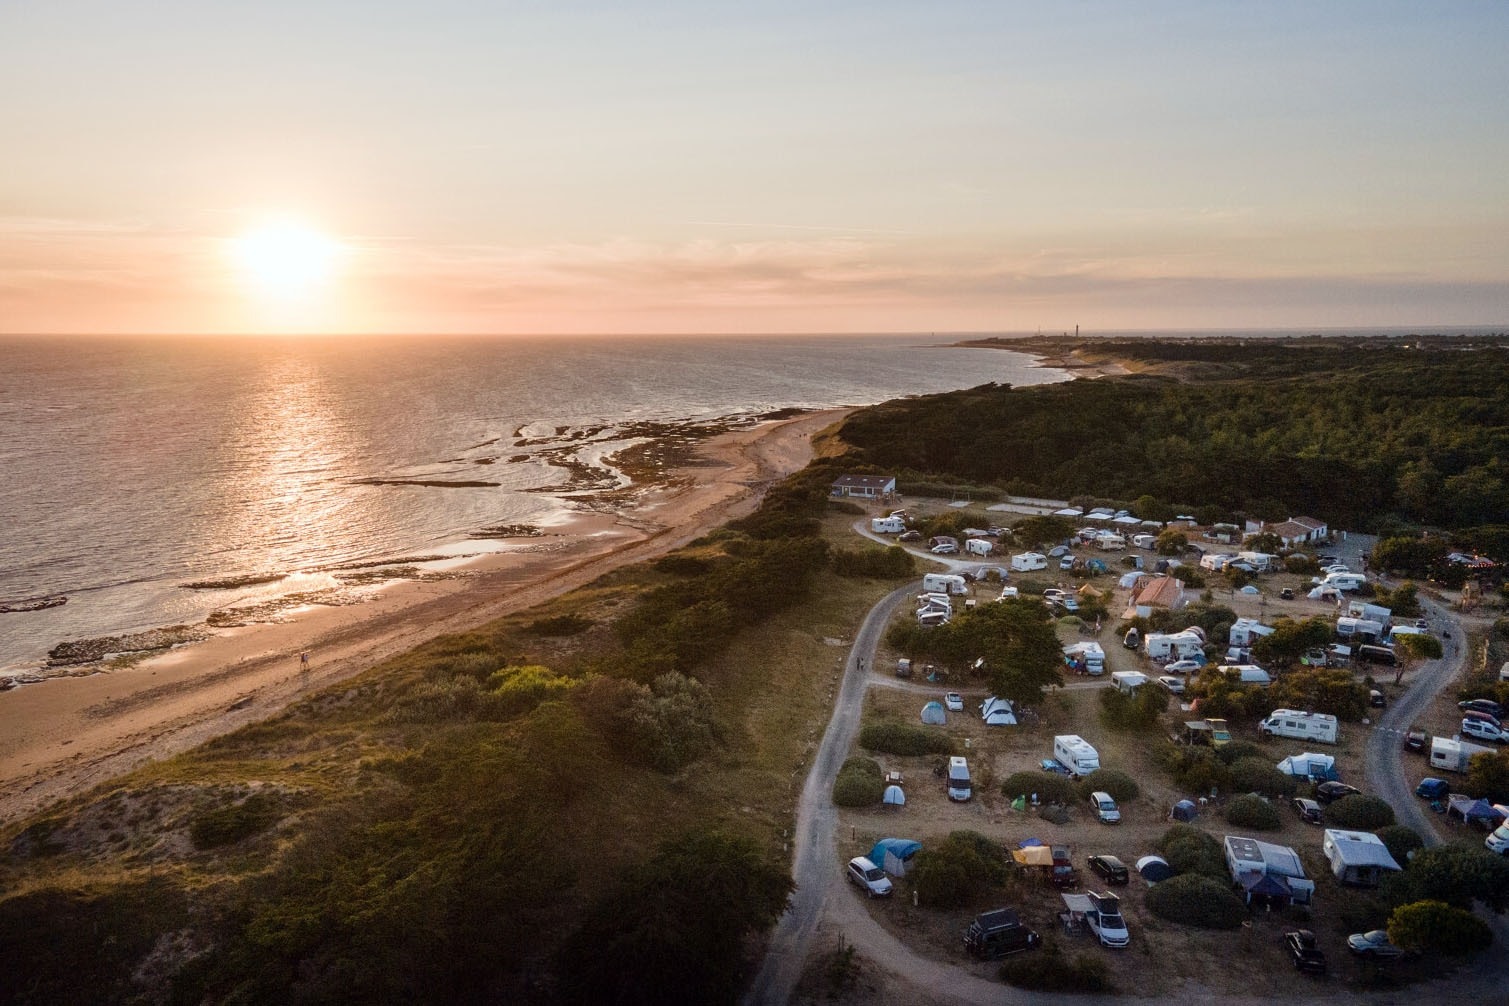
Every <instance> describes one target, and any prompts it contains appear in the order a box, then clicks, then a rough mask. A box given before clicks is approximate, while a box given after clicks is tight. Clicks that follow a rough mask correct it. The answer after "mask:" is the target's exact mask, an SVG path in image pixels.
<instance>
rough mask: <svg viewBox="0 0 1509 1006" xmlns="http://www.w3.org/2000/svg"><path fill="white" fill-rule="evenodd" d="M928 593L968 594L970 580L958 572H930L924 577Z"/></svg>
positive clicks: (923, 583) (924, 586)
mask: <svg viewBox="0 0 1509 1006" xmlns="http://www.w3.org/2000/svg"><path fill="white" fill-rule="evenodd" d="M922 589H923V591H924V592H926V593H939V594H968V593H969V581H967V580H965V579H964V577H962V576H960V575H959V574H957V573H928V574H927V575H925V576H924V577H923V578H922Z"/></svg>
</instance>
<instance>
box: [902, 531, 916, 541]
mask: <svg viewBox="0 0 1509 1006" xmlns="http://www.w3.org/2000/svg"><path fill="white" fill-rule="evenodd" d="M896 540H897V541H921V540H922V532H921V531H903V532H901V536H900V537H899V538H897V539H896Z"/></svg>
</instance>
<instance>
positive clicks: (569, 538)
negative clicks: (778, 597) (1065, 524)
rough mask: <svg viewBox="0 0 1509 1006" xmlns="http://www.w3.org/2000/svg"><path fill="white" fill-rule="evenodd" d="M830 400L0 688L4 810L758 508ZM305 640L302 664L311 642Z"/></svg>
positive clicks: (0, 801)
mask: <svg viewBox="0 0 1509 1006" xmlns="http://www.w3.org/2000/svg"><path fill="white" fill-rule="evenodd" d="M847 413H848V410H845V409H833V410H827V411H824V412H816V413H809V414H807V415H803V416H798V417H796V418H793V419H786V420H781V421H778V422H769V423H762V424H759V425H757V426H754V427H750V428H746V429H739V430H733V431H730V432H727V433H723V434H719V435H718V436H716V437H713V438H712V439H710V440H708V441H707V442H706V443H704V444H703V445H702V446H701V448H700V451H699V453H700V454H701V455H702V458H703V459H704V460H703V461H702V462H700V463H696V464H694V465H692V466H690V467H687V468H685V469H682V470H680V471H677V472H673V473H670V478H669V480H668V484H669V486H670V488H660V489H653V490H651V491H648V492H646V493H645V494H644V495H642V496H641V497H640V498H639V499H638V500H637V502H636V503H635V504H633V505H632V506H631V507H629V508H628V509H627V510H625V511H624V512H623V513H621V514H616V515H614V514H596V513H585V514H580V515H578V516H576V517H574V518H573V519H572V521H571V522H570V523H569V524H566V525H561V526H557V527H554V528H552V529H551V530H552V532H554V535H555V536H554V537H551V538H548V539H543V540H539V541H536V542H532V543H531V544H530V546H529V547H528V548H527V549H526V550H523V551H515V552H510V553H502V554H496V555H488V556H484V557H480V558H477V559H474V560H470V561H469V562H467V563H466V564H465V565H463V566H461V567H459V569H460V570H462V571H464V572H465V573H466V574H467V575H465V576H462V577H458V578H455V579H442V580H428V581H400V582H397V583H394V584H391V585H389V586H387V587H385V588H383V589H382V590H380V591H378V592H377V593H376V594H375V595H374V596H373V598H372V599H371V600H369V601H367V602H365V603H362V604H358V605H352V606H346V607H323V606H321V607H310V608H307V609H302V610H300V611H297V612H295V613H293V614H292V617H289V618H288V619H287V620H285V621H279V622H273V623H265V624H256V625H249V626H245V627H239V628H230V629H223V630H219V631H217V632H216V634H215V635H214V637H213V638H211V639H208V640H206V641H204V642H201V643H195V644H192V645H189V646H184V647H180V648H177V649H174V650H170V651H168V652H166V653H163V654H160V655H158V656H155V657H152V658H149V659H146V660H143V661H141V662H139V663H137V664H135V665H134V666H131V667H127V668H120V669H115V670H110V671H105V672H102V673H98V674H92V675H89V676H87V677H64V678H57V679H53V680H48V681H44V682H41V683H38V684H33V685H26V686H23V687H20V688H17V689H15V690H13V691H10V692H6V693H3V694H0V821H9V820H14V819H15V818H17V817H19V816H21V815H25V814H29V813H32V812H35V811H36V810H38V809H40V808H42V807H44V806H45V805H47V804H49V803H52V802H54V801H56V800H60V799H63V798H65V797H67V796H70V795H72V794H75V793H78V792H81V791H83V790H85V789H88V788H90V787H92V786H95V785H97V784H99V783H102V782H106V781H108V780H109V779H111V778H114V777H115V776H118V775H121V774H123V773H125V772H127V771H130V770H131V769H133V768H135V767H137V766H139V765H142V764H144V763H146V762H149V761H152V760H156V759H160V758H165V757H168V756H170V755H173V754H177V753H179V752H181V751H185V750H187V749H189V748H191V747H194V746H196V745H198V744H201V743H203V742H204V741H207V740H209V739H211V738H213V737H216V736H218V735H220V734H223V733H226V732H228V731H230V730H233V729H236V728H237V727H240V726H242V725H244V724H247V723H252V722H255V721H257V720H260V719H265V718H266V717H268V716H270V715H272V714H274V713H276V712H277V711H279V710H280V709H282V708H284V707H285V706H287V705H288V704H289V703H290V702H292V701H293V700H295V699H296V698H298V697H299V696H300V695H302V694H304V693H306V692H309V691H311V690H315V689H319V688H323V687H326V686H328V685H330V684H332V683H335V682H338V681H340V680H341V679H343V678H348V677H351V676H352V675H354V674H357V673H359V672H361V671H364V670H366V669H368V668H370V667H372V666H373V665H375V664H377V663H379V662H380V661H382V660H385V659H387V658H388V657H391V656H393V655H395V654H399V653H402V652H404V651H406V650H409V649H412V648H413V647H415V646H417V645H419V644H420V643H422V642H424V641H426V640H428V639H430V638H432V637H434V636H438V635H442V634H445V633H452V632H462V631H465V630H468V629H471V628H474V627H476V626H478V625H482V624H484V623H486V622H489V621H491V620H493V619H495V618H498V617H501V616H502V615H505V614H509V613H511V612H515V611H520V610H524V609H526V608H529V607H532V606H534V605H536V604H539V603H540V602H542V601H544V600H547V599H548V598H550V597H554V596H557V595H559V594H562V593H565V592H566V591H569V590H572V589H574V588H576V587H579V586H582V585H584V584H586V583H590V582H591V581H593V580H595V579H597V578H598V577H600V576H602V575H603V574H604V573H606V572H608V571H609V570H612V569H615V568H618V567H620V566H623V565H627V564H629V563H634V562H640V561H642V560H644V559H648V558H653V557H654V556H657V555H661V554H663V553H665V552H668V551H671V550H672V549H675V548H677V547H679V546H681V545H683V544H685V543H686V542H688V541H691V540H693V539H695V538H697V537H699V536H701V535H703V534H706V533H707V532H708V531H711V530H713V529H714V528H716V527H718V526H720V525H722V524H724V523H726V522H728V521H729V520H732V519H734V518H737V517H739V516H742V515H743V514H746V513H748V512H750V511H752V510H753V509H754V507H755V506H756V505H757V504H758V502H759V499H760V497H761V496H762V495H763V491H764V489H765V488H766V487H767V486H768V485H769V484H770V483H771V482H772V481H774V480H777V479H780V478H783V477H784V476H786V475H789V474H790V473H792V472H794V471H797V470H799V469H801V468H802V467H804V466H805V465H806V464H807V462H808V460H810V458H811V456H812V442H811V438H812V436H813V435H814V434H816V433H818V432H820V431H821V430H823V429H824V428H826V427H827V426H829V425H831V424H833V423H835V422H837V421H838V420H839V419H841V418H842V417H843V416H845V415H847ZM303 652H308V653H309V655H310V663H309V666H308V669H307V670H306V669H304V668H303V667H302V666H301V664H300V660H299V655H300V653H303Z"/></svg>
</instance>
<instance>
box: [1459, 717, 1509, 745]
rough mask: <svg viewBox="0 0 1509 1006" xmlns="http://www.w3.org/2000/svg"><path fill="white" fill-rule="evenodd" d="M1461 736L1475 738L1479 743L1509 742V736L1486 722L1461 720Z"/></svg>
mask: <svg viewBox="0 0 1509 1006" xmlns="http://www.w3.org/2000/svg"><path fill="white" fill-rule="evenodd" d="M1462 734H1463V736H1466V737H1476V738H1477V739H1478V740H1480V741H1495V742H1497V743H1499V744H1503V743H1506V742H1509V734H1506V733H1505V732H1504V731H1502V730H1500V729H1499V728H1498V727H1496V726H1494V725H1493V724H1492V723H1489V722H1488V721H1487V720H1472V719H1465V720H1463V721H1462Z"/></svg>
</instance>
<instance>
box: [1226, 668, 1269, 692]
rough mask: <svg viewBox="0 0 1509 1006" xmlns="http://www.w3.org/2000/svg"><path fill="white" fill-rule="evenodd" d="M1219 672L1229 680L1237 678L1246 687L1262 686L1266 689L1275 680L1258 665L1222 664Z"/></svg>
mask: <svg viewBox="0 0 1509 1006" xmlns="http://www.w3.org/2000/svg"><path fill="white" fill-rule="evenodd" d="M1216 670H1217V671H1219V672H1220V673H1222V674H1224V675H1226V676H1227V677H1228V678H1235V679H1237V680H1238V681H1240V682H1241V683H1242V684H1244V685H1262V686H1263V687H1264V688H1266V687H1268V686H1269V685H1270V684H1272V683H1273V678H1271V677H1269V675H1268V672H1267V671H1265V670H1263V669H1262V668H1261V667H1259V666H1258V665H1257V664H1222V665H1221V666H1219V667H1217V668H1216Z"/></svg>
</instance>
